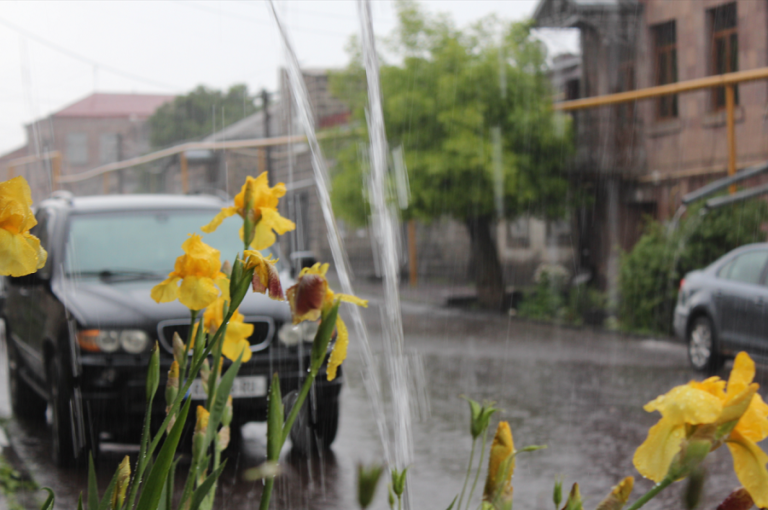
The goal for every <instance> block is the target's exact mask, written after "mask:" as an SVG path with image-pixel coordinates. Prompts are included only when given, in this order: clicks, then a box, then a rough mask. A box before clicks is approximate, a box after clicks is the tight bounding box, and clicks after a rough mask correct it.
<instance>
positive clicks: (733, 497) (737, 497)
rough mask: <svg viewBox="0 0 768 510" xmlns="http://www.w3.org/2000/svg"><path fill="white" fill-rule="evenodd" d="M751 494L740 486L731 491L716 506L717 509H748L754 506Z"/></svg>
mask: <svg viewBox="0 0 768 510" xmlns="http://www.w3.org/2000/svg"><path fill="white" fill-rule="evenodd" d="M754 504H755V503H754V502H753V501H752V496H750V495H749V492H747V489H745V488H744V487H740V488H738V489H736V490H735V491H733V492H731V493H730V494H729V495H728V497H727V498H725V500H723V502H722V503H720V505H719V506H718V507H717V510H749V509H750V508H752V506H754Z"/></svg>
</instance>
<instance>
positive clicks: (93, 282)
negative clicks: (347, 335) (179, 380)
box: [53, 278, 291, 330]
mask: <svg viewBox="0 0 768 510" xmlns="http://www.w3.org/2000/svg"><path fill="white" fill-rule="evenodd" d="M159 282H160V280H154V279H152V280H140V281H131V282H104V281H102V280H100V279H99V278H83V279H77V280H74V279H66V278H64V279H61V280H58V281H56V282H55V283H54V285H53V292H54V293H55V294H56V295H57V297H58V298H59V299H60V300H61V302H62V303H64V305H65V306H66V307H67V309H68V310H69V311H70V313H72V315H73V316H74V318H75V319H76V320H77V322H78V324H79V325H80V326H83V327H92V328H106V327H115V328H137V329H148V330H154V329H155V326H156V325H157V323H158V322H160V321H161V320H167V319H188V318H189V310H188V309H187V308H186V307H185V306H184V305H182V304H181V303H179V302H178V301H172V302H170V303H160V304H158V303H156V302H155V301H154V300H153V299H152V298H151V297H150V292H151V290H152V287H154V286H155V285H157V284H158V283H159ZM286 283H290V282H289V281H285V280H284V281H283V284H284V285H285V284H286ZM239 311H240V313H242V314H243V315H245V316H254V315H266V316H269V317H272V318H273V319H275V320H277V321H282V322H286V321H288V320H290V316H291V313H290V308H289V306H288V304H287V303H286V302H280V301H274V300H271V299H269V298H268V297H267V296H264V295H262V294H255V293H253V292H249V293H248V294H246V296H245V299H244V300H243V303H242V304H241V305H240V309H239Z"/></svg>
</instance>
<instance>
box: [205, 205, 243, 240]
mask: <svg viewBox="0 0 768 510" xmlns="http://www.w3.org/2000/svg"><path fill="white" fill-rule="evenodd" d="M235 214H237V209H236V208H235V207H224V208H223V209H222V210H221V211H219V212H218V214H216V216H214V217H213V219H212V220H211V221H210V223H208V224H207V225H205V226H203V227H201V228H200V230H202V231H203V232H205V233H206V234H210V233H211V232H214V231H216V229H217V228H219V225H221V222H222V221H224V220H225V219H227V218H229V217H230V216H234V215H235Z"/></svg>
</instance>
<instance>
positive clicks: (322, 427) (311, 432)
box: [285, 392, 339, 455]
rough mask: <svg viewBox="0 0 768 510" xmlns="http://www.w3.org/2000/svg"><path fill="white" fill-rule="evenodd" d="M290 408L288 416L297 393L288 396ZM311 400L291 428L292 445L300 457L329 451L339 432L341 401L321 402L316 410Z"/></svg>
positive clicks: (333, 399) (308, 400) (288, 408)
mask: <svg viewBox="0 0 768 510" xmlns="http://www.w3.org/2000/svg"><path fill="white" fill-rule="evenodd" d="M288 399H290V400H289V402H290V406H289V405H286V406H285V409H286V416H287V413H288V412H290V407H292V406H293V401H294V400H295V399H296V393H295V392H292V393H291V394H289V395H288ZM314 407H315V406H314V405H313V403H312V399H311V398H309V399H307V401H306V402H305V405H304V406H303V407H302V409H301V411H300V412H299V415H298V416H297V417H296V421H295V422H294V424H293V427H292V428H291V433H290V437H291V444H292V447H293V451H294V452H296V453H298V454H300V455H311V454H313V453H314V452H317V451H321V450H327V449H329V448H330V447H331V445H332V444H333V441H334V440H335V439H336V433H337V432H338V430H339V399H338V398H337V397H333V398H329V399H327V400H323V401H320V402H319V403H318V404H317V409H316V410H315V409H314Z"/></svg>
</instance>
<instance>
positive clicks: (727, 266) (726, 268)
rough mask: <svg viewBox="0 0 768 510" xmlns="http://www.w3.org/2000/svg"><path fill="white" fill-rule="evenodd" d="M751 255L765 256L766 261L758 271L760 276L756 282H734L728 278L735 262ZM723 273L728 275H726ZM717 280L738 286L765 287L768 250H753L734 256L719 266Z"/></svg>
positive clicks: (767, 269) (767, 272)
mask: <svg viewBox="0 0 768 510" xmlns="http://www.w3.org/2000/svg"><path fill="white" fill-rule="evenodd" d="M753 253H762V254H763V255H765V257H766V260H765V261H764V262H763V267H762V268H761V269H760V274H759V275H758V277H757V281H756V282H745V281H743V280H735V279H733V278H731V277H730V272H731V270H732V269H733V266H734V265H735V264H736V262H737V261H738V260H739V259H740V258H742V257H744V256H746V255H750V254H753ZM725 273H728V275H726V274H725ZM716 275H717V278H718V279H720V280H724V281H727V282H731V283H734V284H740V285H757V286H765V285H766V275H768V250H766V249H755V250H748V251H744V252H741V253H738V254H736V255H735V256H733V257H731V258H730V259H729V260H728V261H726V262H725V263H724V264H723V265H722V266H720V267H719V268H718V270H717V273H716Z"/></svg>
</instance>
